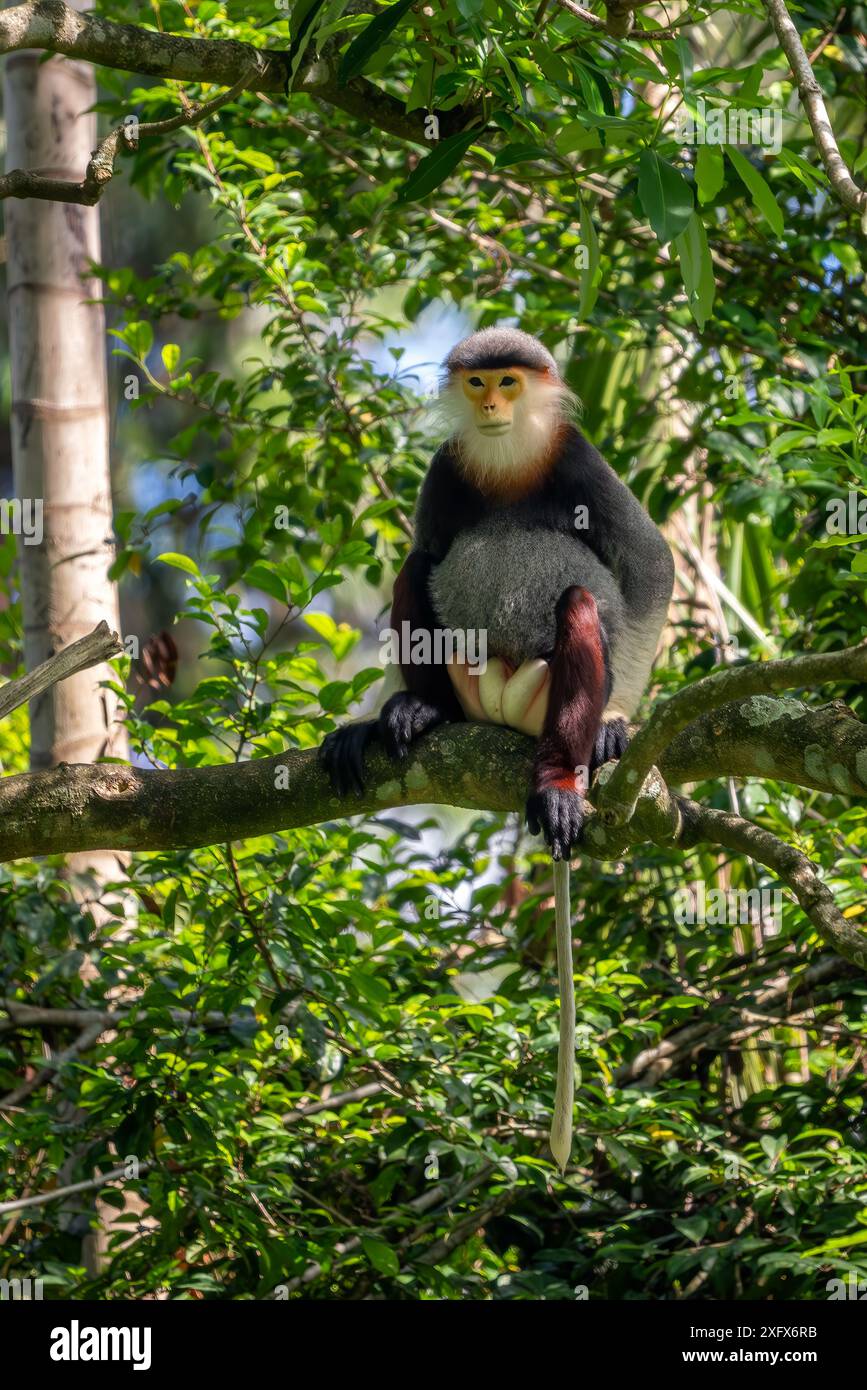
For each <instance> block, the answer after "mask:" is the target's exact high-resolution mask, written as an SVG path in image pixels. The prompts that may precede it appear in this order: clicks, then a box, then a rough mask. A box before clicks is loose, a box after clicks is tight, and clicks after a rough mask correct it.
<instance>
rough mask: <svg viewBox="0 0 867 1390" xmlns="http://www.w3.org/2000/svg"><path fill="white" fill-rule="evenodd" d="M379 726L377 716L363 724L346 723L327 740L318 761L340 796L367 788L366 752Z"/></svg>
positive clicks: (359, 793)
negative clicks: (365, 776)
mask: <svg viewBox="0 0 867 1390" xmlns="http://www.w3.org/2000/svg"><path fill="white" fill-rule="evenodd" d="M377 727H378V726H377V722H376V720H375V719H366V720H364V722H363V723H361V724H344V726H343V728H342V729H335V730H334V732H333V733H330V734H328V735H327V737H326V738H325V739H324V741H323V743H322V747H321V748H320V749H319V761H320V762H321V764H322V766H323V767H324V768H325V771H326V772H327V773H328V776H329V777H330V779H331V785H332V787H333V788H334V790H335V791H336V792H337V794H338V796H346V795H347V793H348V792H350V791H354V792H356V793H357V794H358V795H359V796H360V795H361V793H362V792H363V791H364V754H365V750H366V749H367V745H368V744H369V743H370V741H371V740H372V739H373V738H375V737H376V732H377Z"/></svg>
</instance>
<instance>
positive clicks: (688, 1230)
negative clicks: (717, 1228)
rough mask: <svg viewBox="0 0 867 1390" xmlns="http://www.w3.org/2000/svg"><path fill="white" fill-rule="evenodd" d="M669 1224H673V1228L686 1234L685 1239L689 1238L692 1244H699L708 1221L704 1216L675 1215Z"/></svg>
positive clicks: (705, 1231)
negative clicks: (678, 1216)
mask: <svg viewBox="0 0 867 1390" xmlns="http://www.w3.org/2000/svg"><path fill="white" fill-rule="evenodd" d="M671 1224H672V1226H674V1228H675V1230H677V1231H680V1234H681V1235H682V1236H686V1238H687V1240H691V1241H692V1243H693V1245H700V1244H701V1242H702V1241H703V1240H704V1238H705V1236H706V1235H707V1228H708V1225H709V1222H708V1219H707V1217H706V1216H688V1217H680V1218H677V1217H675V1218H673V1219H672V1222H671Z"/></svg>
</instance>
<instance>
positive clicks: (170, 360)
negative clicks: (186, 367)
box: [162, 343, 181, 376]
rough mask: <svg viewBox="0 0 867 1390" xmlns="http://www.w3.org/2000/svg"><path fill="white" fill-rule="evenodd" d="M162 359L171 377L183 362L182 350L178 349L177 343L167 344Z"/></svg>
mask: <svg viewBox="0 0 867 1390" xmlns="http://www.w3.org/2000/svg"><path fill="white" fill-rule="evenodd" d="M162 358H163V366H164V367H165V369H166V371H167V372H168V374H169V376H171V375H172V373H173V372H174V370H175V368H176V367H177V365H178V363H179V362H180V360H181V350H180V348H179V347H178V345H177V343H166V345H165V347H164V348H163V351H162Z"/></svg>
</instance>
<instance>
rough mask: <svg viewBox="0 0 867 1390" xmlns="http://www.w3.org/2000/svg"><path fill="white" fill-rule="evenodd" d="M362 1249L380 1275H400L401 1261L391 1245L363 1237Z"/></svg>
mask: <svg viewBox="0 0 867 1390" xmlns="http://www.w3.org/2000/svg"><path fill="white" fill-rule="evenodd" d="M361 1248H362V1250H363V1251H364V1253H365V1255H366V1256H367V1258H368V1259H369V1260H370V1263H371V1264H372V1265H373V1268H374V1269H376V1270H378V1271H379V1273H380V1274H399V1273H400V1261H399V1260H398V1258H397V1255H395V1253H394V1251H393V1250H392V1248H391V1246H390V1245H386V1243H385V1241H384V1240H374V1238H373V1236H362V1237H361Z"/></svg>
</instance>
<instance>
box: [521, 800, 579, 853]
mask: <svg viewBox="0 0 867 1390" xmlns="http://www.w3.org/2000/svg"><path fill="white" fill-rule="evenodd" d="M527 825H528V827H529V830H530V834H531V835H538V834H540V833H541V834H542V835H544V836H545V840H546V841H547V843H548V845H549V847H550V850H551V855H552V857H553V858H554V859H570V858H571V856H572V851H573V849H574V848H575V846H576V845H577V844H578V843H579V841H580V839H581V832H582V831H583V829H584V801H583V799H582V798H581V797H580V796H579V794H578V792H575V791H568V790H565V789H563V788H560V787H546V788H545V790H544V791H538V792H532V793H531V795H530V796H529V798H528V800H527Z"/></svg>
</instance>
